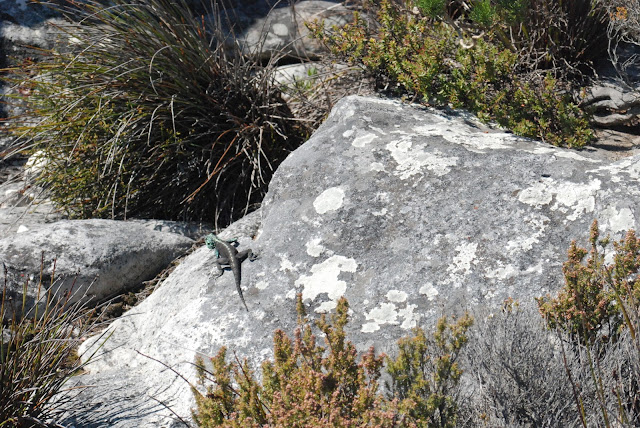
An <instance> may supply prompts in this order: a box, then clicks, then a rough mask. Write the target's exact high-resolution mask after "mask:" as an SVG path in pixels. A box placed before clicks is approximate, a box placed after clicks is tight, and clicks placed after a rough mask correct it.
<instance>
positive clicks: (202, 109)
mask: <svg viewBox="0 0 640 428" xmlns="http://www.w3.org/2000/svg"><path fill="white" fill-rule="evenodd" d="M64 5H65V6H63V7H61V11H62V12H63V13H64V15H65V16H66V19H67V21H66V24H63V25H61V26H60V31H61V32H62V34H63V35H64V37H65V38H66V40H68V42H67V43H62V44H61V45H62V46H63V48H60V49H57V50H51V51H46V52H42V54H43V56H44V58H43V59H42V60H41V61H39V62H37V63H33V62H25V63H23V64H22V66H21V67H18V68H16V69H13V70H11V71H12V72H13V73H16V74H17V75H18V76H17V77H16V78H15V79H14V80H13V82H14V83H15V85H16V86H19V87H20V91H19V92H20V93H22V94H28V95H27V96H26V101H27V104H28V108H27V111H26V113H25V115H24V116H22V117H18V118H14V119H13V121H12V123H18V125H16V126H14V127H13V129H12V131H13V132H14V133H15V134H19V135H20V136H21V139H20V140H19V142H18V143H17V145H16V146H15V147H14V150H15V151H23V152H25V151H26V152H36V151H37V152H38V153H39V155H40V156H41V157H43V158H44V159H45V160H46V162H44V167H43V170H42V171H41V174H40V176H39V177H38V183H39V184H40V185H43V186H44V187H46V188H47V189H48V191H49V192H50V197H51V199H52V200H53V201H54V202H55V203H56V204H58V205H59V206H60V207H62V208H63V209H64V210H66V211H67V212H68V214H70V215H71V217H80V218H88V217H108V218H126V217H131V216H137V217H148V218H165V219H176V220H202V219H204V220H207V221H213V222H215V223H217V224H219V225H221V226H222V225H226V224H228V223H229V222H230V221H231V220H232V219H235V218H237V217H239V216H241V215H243V214H244V213H246V212H247V211H248V210H250V209H252V208H253V207H254V206H255V204H257V203H258V202H259V201H260V200H261V199H262V197H263V196H264V194H265V192H266V185H267V183H268V182H269V179H270V177H271V175H272V173H273V171H274V170H275V168H276V167H277V165H278V164H279V163H280V162H281V161H282V160H283V159H284V158H285V157H286V156H287V155H288V154H289V153H290V152H291V151H292V150H293V149H294V148H296V147H297V146H298V145H299V144H300V143H301V142H302V139H303V137H304V136H305V133H306V132H307V130H306V128H305V127H304V126H303V125H301V124H300V123H299V122H296V121H295V120H294V118H293V115H292V113H291V111H290V110H289V108H288V106H287V105H286V104H285V102H284V101H283V100H282V98H281V93H280V89H279V87H278V85H277V84H275V83H274V82H273V69H274V63H275V61H277V58H275V59H274V63H270V64H267V65H266V66H263V65H262V64H259V63H257V62H256V61H254V60H252V59H249V58H246V57H243V56H242V55H241V54H240V50H239V49H238V47H237V46H236V45H235V44H234V41H233V35H232V34H231V35H228V34H225V33H224V32H223V30H222V23H221V22H219V21H215V22H210V21H206V20H205V18H204V16H196V15H194V14H193V12H192V11H191V10H190V9H189V7H188V6H187V4H186V3H185V2H184V1H182V0H175V1H174V0H149V1H136V0H133V1H130V0H114V1H113V2H110V4H109V6H108V7H106V6H104V5H103V4H102V3H101V2H99V1H86V2H73V1H71V0H69V1H68V2H66V3H64ZM213 6H214V7H218V6H217V5H215V4H214V5H213ZM217 16H220V15H219V14H218V15H217Z"/></svg>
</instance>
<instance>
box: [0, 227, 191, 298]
mask: <svg viewBox="0 0 640 428" xmlns="http://www.w3.org/2000/svg"><path fill="white" fill-rule="evenodd" d="M192 244H193V240H192V239H190V238H187V237H185V236H182V235H179V234H176V233H166V232H157V231H154V230H150V229H149V228H148V227H147V226H145V225H144V224H141V223H134V222H123V221H113V220H63V221H59V222H55V223H51V224H47V225H42V226H40V227H39V228H34V229H32V230H28V231H25V232H23V233H15V234H11V235H9V236H8V237H6V238H4V239H0V266H2V267H3V268H4V272H6V284H7V286H8V291H9V294H8V295H9V297H11V298H12V299H13V301H14V304H15V305H16V306H17V305H20V304H21V301H22V298H21V296H22V289H23V285H24V284H25V283H26V282H27V281H28V282H29V288H28V289H27V295H28V305H29V306H30V307H31V306H32V305H33V302H34V299H35V297H36V296H37V293H38V282H39V281H38V280H39V278H40V275H41V273H40V272H41V266H42V276H43V285H45V286H48V285H50V284H51V282H52V280H51V277H52V275H53V276H54V279H55V281H54V291H57V290H59V291H60V292H64V291H67V290H72V292H73V293H74V297H73V300H77V299H79V298H81V297H83V296H84V297H83V298H85V299H94V300H101V299H104V298H107V297H109V296H111V295H114V294H116V293H119V292H122V291H123V290H125V289H127V287H132V286H136V285H138V284H140V282H142V281H145V280H148V279H151V278H153V277H154V276H155V275H156V274H158V273H159V272H160V271H161V270H162V269H164V268H166V267H167V266H168V265H169V263H170V262H171V261H172V260H173V259H174V258H176V257H177V256H179V255H180V254H182V253H183V252H184V251H185V250H186V249H188V248H189V247H190V246H191V245H192Z"/></svg>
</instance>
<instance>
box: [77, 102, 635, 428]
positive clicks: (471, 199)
mask: <svg viewBox="0 0 640 428" xmlns="http://www.w3.org/2000/svg"><path fill="white" fill-rule="evenodd" d="M639 178H640V156H635V157H629V158H626V159H624V160H621V161H618V162H610V161H608V160H606V157H604V156H602V155H601V154H599V153H598V152H586V151H585V152H577V151H572V150H565V149H559V148H555V147H552V146H549V145H547V144H543V143H540V142H537V141H532V140H527V139H523V138H519V137H516V136H514V135H512V134H509V133H506V132H502V131H500V130H494V129H489V128H487V127H485V126H483V125H481V124H479V123H478V122H477V121H476V120H475V119H474V118H473V117H472V116H470V115H467V114H464V113H455V114H443V113H442V112H438V111H435V110H430V109H427V108H422V107H417V106H412V105H405V104H401V103H399V102H395V101H387V100H382V99H376V98H360V97H348V98H346V99H343V100H341V101H340V102H339V103H338V105H336V107H335V108H334V110H333V111H332V113H331V115H330V116H329V117H328V119H327V120H326V122H325V123H324V124H323V125H322V126H321V127H320V129H318V130H317V131H316V133H315V134H314V135H313V136H312V137H311V139H310V140H309V141H308V142H307V143H306V144H304V145H303V146H302V147H300V148H299V149H298V150H296V151H295V152H294V153H293V154H292V155H291V156H290V157H289V158H288V159H287V160H286V161H285V162H284V163H282V164H281V166H280V167H279V169H278V171H277V172H276V174H275V176H274V178H273V181H272V182H271V184H270V188H269V193H268V195H267V198H266V200H265V201H264V205H263V208H262V219H261V226H260V230H259V231H258V234H257V238H256V239H255V240H252V239H251V236H253V233H251V232H247V233H243V232H242V231H241V230H240V231H238V230H235V231H229V232H228V233H227V235H226V236H227V237H231V236H239V237H240V241H239V243H240V249H242V248H247V247H250V248H252V249H253V250H254V251H255V252H257V253H259V254H260V258H259V259H258V260H256V261H254V262H244V263H243V265H242V273H243V290H244V297H245V300H246V302H247V305H248V307H249V310H250V312H246V311H245V310H244V308H243V306H242V303H241V302H240V299H239V297H238V295H237V292H236V290H235V285H234V280H233V275H232V274H231V272H230V271H228V270H227V271H225V272H224V274H223V275H222V276H221V277H219V278H216V276H217V275H218V271H217V269H216V268H215V267H214V255H213V253H212V252H211V251H210V250H208V249H207V248H205V247H203V248H201V249H199V250H197V251H196V252H194V253H193V254H191V255H190V256H189V257H187V258H186V259H185V260H184V261H183V262H182V264H181V265H180V266H178V267H177V268H176V270H175V271H174V272H173V273H172V274H171V275H170V276H169V277H168V278H167V279H166V281H164V283H163V284H162V285H161V286H160V287H159V288H158V289H157V290H156V291H155V292H154V293H153V294H152V295H151V296H150V297H149V298H148V299H147V300H145V301H144V302H142V304H140V305H139V306H137V307H135V308H133V309H132V310H131V311H129V312H128V313H127V314H126V315H125V316H124V317H122V318H121V319H118V320H117V321H115V322H114V323H113V324H112V326H111V327H110V328H111V329H112V331H113V335H112V336H111V338H110V339H109V340H108V341H107V342H106V344H105V346H104V348H103V350H104V351H106V352H105V353H104V354H103V355H102V356H101V357H100V358H99V359H97V360H96V361H95V362H93V363H91V364H90V365H89V366H88V369H89V371H90V374H89V375H87V376H86V377H79V378H78V379H77V381H79V382H82V383H85V384H87V385H92V386H93V388H88V389H86V390H84V391H83V392H82V394H81V395H80V397H79V398H78V405H79V406H80V405H83V406H87V407H88V408H92V409H95V408H100V409H102V413H101V415H100V418H99V420H97V419H96V420H93V421H92V419H91V412H86V413H84V414H83V415H81V417H82V418H83V419H82V424H81V425H82V426H112V427H152V426H165V427H170V426H179V422H178V421H177V419H175V417H174V416H173V415H172V414H171V412H170V411H168V410H167V409H164V408H163V406H162V405H158V402H163V403H165V404H166V405H167V406H170V407H171V409H172V411H174V412H176V414H178V415H180V416H181V417H183V418H186V419H188V418H189V409H190V407H192V406H193V401H192V397H191V393H190V391H189V387H188V385H187V383H186V382H185V381H184V380H182V379H180V378H178V377H176V375H175V373H173V372H172V371H171V370H168V369H167V368H166V367H164V366H163V365H162V364H160V363H158V361H161V362H163V363H164V364H166V365H168V366H169V367H171V368H172V369H174V370H176V371H178V372H180V373H181V374H183V375H184V376H185V378H186V379H187V380H189V381H191V382H193V381H194V368H193V366H192V362H193V361H194V358H195V356H196V355H201V356H206V355H214V354H215V353H216V352H217V351H218V349H219V348H220V347H221V346H223V345H225V346H228V347H229V348H230V349H231V350H232V351H235V352H237V355H238V357H239V358H241V359H242V358H244V357H248V358H249V360H250V361H251V362H253V363H257V362H259V361H261V360H263V359H264V358H266V357H269V356H270V355H271V349H272V333H273V331H274V330H275V329H277V328H281V329H284V330H285V331H287V332H289V333H291V332H292V331H293V329H294V327H295V323H296V315H295V307H294V306H295V304H294V298H295V295H296V293H302V297H303V299H304V303H305V304H306V306H307V309H308V312H309V313H312V314H314V313H320V312H326V311H330V310H332V309H333V308H334V307H335V306H336V301H337V300H338V299H339V298H340V297H341V296H346V297H347V298H348V300H349V302H350V305H351V311H352V312H351V315H352V321H351V323H350V327H349V331H348V334H349V339H351V340H352V341H354V342H355V344H356V345H357V348H358V349H359V350H361V351H364V350H366V349H368V347H369V346H371V345H375V347H376V348H377V350H378V351H382V352H387V353H389V352H393V349H394V345H395V342H396V340H397V339H398V338H399V337H401V336H403V335H407V334H409V332H410V330H411V328H413V327H415V326H418V325H432V324H433V322H434V321H435V319H436V318H437V317H439V316H440V315H441V314H442V313H443V312H446V311H448V310H449V309H452V308H456V307H457V308H459V307H460V305H464V306H465V307H470V306H473V305H491V306H492V305H498V304H499V303H500V302H501V301H502V300H503V299H504V298H506V297H514V298H517V299H521V300H524V301H530V300H531V299H532V298H533V297H535V296H541V295H544V294H545V293H548V292H553V291H554V290H558V289H559V288H560V287H561V286H562V273H561V265H562V262H563V261H564V260H565V259H566V252H567V249H568V247H569V244H570V242H571V241H572V240H573V239H578V240H579V241H580V242H581V243H582V244H586V241H587V234H588V228H589V225H590V223H591V222H592V220H593V219H594V218H598V219H599V220H600V224H601V227H602V229H604V231H605V232H609V233H612V234H613V236H614V237H616V238H619V237H621V236H622V233H623V232H624V231H625V230H627V229H629V228H637V227H638V224H639V223H638V219H639V218H640V208H639V206H640V204H639V198H640V181H639V180H638V179H639ZM494 307H495V306H494ZM96 344H97V343H96V341H95V340H89V341H88V342H86V343H85V346H84V347H83V348H82V350H83V351H86V350H87V349H92V347H93V346H95V345H96ZM149 357H151V358H153V359H155V360H158V361H154V360H152V359H151V358H149ZM123 402H126V403H127V406H126V409H123V408H122V407H120V406H119V405H118V404H117V403H123ZM80 403H82V404H80ZM101 403H102V404H101ZM104 403H112V404H109V405H107V406H106V407H105V406H104ZM70 420H72V419H70ZM105 420H109V421H111V422H110V425H107V424H105V423H104V422H101V421H105Z"/></svg>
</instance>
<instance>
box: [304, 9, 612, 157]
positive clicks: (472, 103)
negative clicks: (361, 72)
mask: <svg viewBox="0 0 640 428" xmlns="http://www.w3.org/2000/svg"><path fill="white" fill-rule="evenodd" d="M461 3H465V2H449V1H439V0H420V1H419V2H418V3H417V6H416V7H415V8H413V4H412V3H404V2H395V3H394V2H392V0H382V1H380V2H379V3H377V4H376V7H373V6H372V7H370V8H369V12H370V13H371V14H375V19H373V20H367V19H365V18H363V16H362V15H360V14H358V13H356V14H355V19H354V21H353V22H352V23H351V24H350V25H347V26H346V27H344V28H343V29H340V30H338V29H334V30H333V31H329V30H326V29H325V28H324V27H323V26H322V25H321V24H315V25H313V26H312V29H313V31H314V34H315V35H316V36H317V37H319V38H321V39H322V40H323V41H324V42H325V43H326V44H327V45H328V46H329V47H330V48H331V50H332V51H333V52H334V53H336V54H337V55H339V56H341V57H343V58H346V59H348V60H349V61H351V62H353V63H356V64H360V65H362V66H363V67H364V68H365V69H366V70H367V71H368V72H369V73H371V74H373V75H374V76H377V78H378V80H379V83H380V85H381V86H382V87H384V88H387V89H391V90H394V91H396V92H401V93H406V94H409V95H413V96H418V97H421V98H422V99H423V100H425V101H426V102H428V103H431V104H434V105H440V106H442V105H448V106H451V107H454V108H465V109H468V110H470V111H472V112H474V113H475V114H477V115H478V116H479V117H480V118H481V119H483V120H493V121H496V122H497V123H499V124H500V125H502V126H505V127H507V128H510V129H512V130H513V131H514V132H516V133H517V134H519V135H523V136H528V137H534V138H541V139H543V140H545V141H547V142H549V143H552V144H555V145H565V146H569V147H580V146H583V145H584V144H586V143H588V142H589V141H590V140H591V139H592V138H593V134H592V131H591V130H590V128H589V125H588V118H587V116H586V114H585V113H584V112H583V111H581V110H580V109H579V107H578V106H577V105H576V104H575V103H574V102H573V100H572V97H571V95H569V94H570V91H568V89H570V86H569V85H568V84H567V83H566V81H565V80H563V78H564V77H565V76H566V75H567V73H564V72H561V71H562V70H564V68H567V67H564V68H563V69H561V68H560V67H557V66H556V65H555V64H556V63H558V62H562V63H563V64H564V63H565V62H567V61H568V60H567V59H566V58H568V57H570V55H568V54H567V55H564V56H563V55H560V53H558V55H556V56H552V57H549V56H547V57H544V55H542V54H540V55H541V56H543V58H538V56H536V55H537V54H535V55H534V53H535V52H538V50H544V49H545V47H544V46H542V47H540V48H538V47H536V46H533V45H532V44H531V43H534V42H535V43H538V41H537V39H540V40H546V41H547V43H549V44H550V45H551V44H554V43H555V42H554V41H552V40H551V39H548V38H545V37H546V36H545V37H543V36H542V35H539V34H538V32H537V30H538V29H541V28H543V27H544V25H545V24H544V23H543V22H538V21H536V20H535V19H534V18H533V17H531V15H532V13H533V11H532V9H531V8H533V7H540V8H543V5H538V3H537V2H527V3H526V4H525V3H523V2H493V1H489V0H483V1H475V2H471V5H468V6H469V7H468V8H464V7H462V5H461ZM582 3H583V2H582ZM572 10H573V9H572ZM540 14H542V12H540ZM547 15H549V16H552V15H553V14H552V13H551V12H549V13H547V12H546V11H545V13H544V16H545V17H546V16H547ZM540 19H541V18H540ZM529 21H531V22H529ZM524 22H529V25H530V26H535V30H536V31H532V29H529V30H528V29H527V26H526V25H524V24H523V23H524ZM563 22H564V21H563ZM596 22H600V21H599V20H596ZM577 25H578V24H576V26H577ZM594 27H595V24H594V25H593V26H591V27H589V29H590V30H593V28H594ZM514 28H515V29H517V30H518V31H515V30H514ZM572 28H573V27H572ZM570 30H571V29H562V31H560V30H559V33H561V34H563V35H565V33H567V32H570ZM514 31H515V32H514ZM588 32H589V31H587V29H584V30H583V33H581V34H582V35H585V34H587V33H588ZM514 34H519V35H520V38H514V37H515V36H514ZM525 34H527V35H528V37H526V36H525ZM602 34H605V33H602ZM507 35H509V37H507ZM534 37H535V38H537V39H536V40H535V41H534V40H532V39H533V38H534ZM567 37H569V36H567ZM574 37H575V38H576V40H577V39H580V40H582V39H581V38H580V37H579V36H574ZM588 40H591V41H593V40H594V37H592V36H591V35H589V39H588ZM535 43H534V44H535ZM563 43H564V42H563ZM567 43H569V42H567ZM576 43H577V41H576ZM584 49H585V48H578V47H576V48H575V50H576V52H578V51H579V52H583V50H584ZM593 49H595V48H593ZM545 52H546V53H547V54H549V52H550V50H549V49H547V50H546V51H545ZM525 54H526V56H525ZM549 55H550V54H549ZM567 63H569V62H567ZM545 64H546V65H548V66H547V67H545ZM573 64H575V67H574V66H571V67H570V68H571V69H574V68H575V69H577V68H578V67H579V65H580V64H583V60H582V57H580V55H578V54H577V53H576V55H575V60H574V61H573Z"/></svg>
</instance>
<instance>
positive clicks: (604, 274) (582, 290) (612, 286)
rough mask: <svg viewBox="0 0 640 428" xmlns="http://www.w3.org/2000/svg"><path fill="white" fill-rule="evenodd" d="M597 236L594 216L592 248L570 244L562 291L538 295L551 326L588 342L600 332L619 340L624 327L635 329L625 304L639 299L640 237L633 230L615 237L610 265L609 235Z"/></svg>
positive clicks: (634, 302)
mask: <svg viewBox="0 0 640 428" xmlns="http://www.w3.org/2000/svg"><path fill="white" fill-rule="evenodd" d="M599 236H600V233H599V230H598V222H597V221H594V222H593V223H592V225H591V230H590V238H589V241H590V244H591V250H590V251H587V249H586V248H581V247H578V245H577V244H576V242H575V241H573V242H572V243H571V246H570V248H569V254H568V258H569V259H568V260H567V262H565V263H564V265H563V273H564V279H565V285H564V287H563V289H562V290H561V291H560V293H559V294H558V296H557V297H555V298H552V297H550V296H547V297H546V298H541V299H538V305H539V307H540V312H541V313H542V315H543V316H544V317H545V319H546V321H547V325H548V326H549V327H550V328H559V329H561V330H563V331H566V332H568V333H570V334H572V335H575V337H576V339H577V340H579V341H580V342H581V343H585V344H592V343H594V341H595V340H596V338H598V337H599V336H601V335H603V336H604V338H605V340H615V339H616V338H617V337H618V335H619V334H620V331H621V329H622V327H623V326H625V325H626V326H628V327H629V328H633V323H632V320H631V319H630V316H631V315H630V314H629V313H628V311H627V308H632V309H635V308H636V307H637V303H638V302H639V301H640V300H639V298H640V278H639V277H638V271H639V270H640V239H638V238H636V235H635V232H634V231H633V230H630V231H629V232H628V233H627V234H626V236H625V238H624V239H622V240H621V241H619V242H614V244H613V246H614V249H615V255H614V259H613V264H607V263H605V254H604V250H605V248H606V246H607V245H608V243H609V238H608V237H607V238H606V239H603V240H599V239H598V238H599ZM598 247H600V248H601V249H600V250H599V249H598ZM587 254H588V255H589V257H588V259H587V261H586V263H583V262H584V259H585V257H586V256H587Z"/></svg>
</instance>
